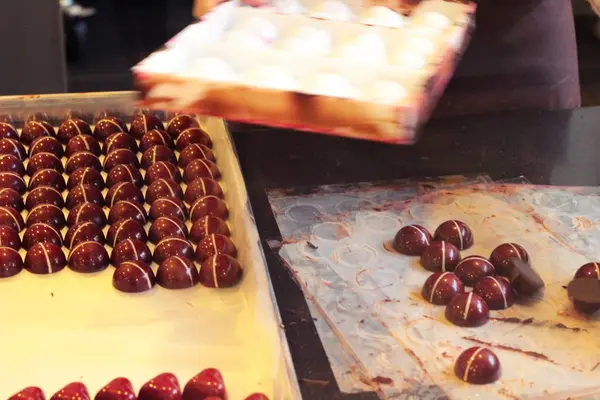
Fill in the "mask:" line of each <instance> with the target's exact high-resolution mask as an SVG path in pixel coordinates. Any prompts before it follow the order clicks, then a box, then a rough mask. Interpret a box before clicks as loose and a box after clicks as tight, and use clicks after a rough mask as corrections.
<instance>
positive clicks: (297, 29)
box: [133, 0, 475, 143]
mask: <svg viewBox="0 0 600 400" xmlns="http://www.w3.org/2000/svg"><path fill="white" fill-rule="evenodd" d="M351 3H356V4H351ZM359 3H360V2H349V3H348V4H347V3H345V2H343V1H339V0H322V1H307V2H301V1H300V2H299V1H296V0H280V1H274V2H273V3H272V4H271V6H269V7H263V8H250V7H243V6H240V5H239V4H238V2H236V1H233V2H228V3H226V4H222V5H220V6H218V7H216V8H215V9H214V10H212V11H211V12H210V13H209V14H207V15H206V16H204V17H203V19H202V20H201V21H200V22H197V23H194V24H192V25H190V26H189V27H187V28H186V29H185V30H184V31H182V32H181V33H180V34H178V35H177V36H175V37H174V38H173V39H171V40H170V41H169V42H167V43H166V45H165V46H164V48H162V49H160V50H159V51H157V52H155V53H153V54H152V55H150V56H149V57H148V58H146V59H145V60H143V61H141V62H140V63H139V64H138V65H136V66H135V67H134V68H133V74H134V79H135V82H136V84H137V86H138V88H139V90H140V91H141V94H142V99H141V101H140V106H143V107H156V108H161V109H166V110H184V111H188V112H197V113H203V114H209V115H218V116H222V117H224V118H227V119H230V120H238V121H244V122H251V123H260V124H264V125H270V126H276V127H286V128H294V129H300V130H308V131H315V132H322V133H327V134H333V135H339V136H348V137H357V138H364V139H369V140H376V141H383V142H390V143H411V142H413V141H414V140H416V131H417V128H418V127H419V126H420V124H422V123H423V122H424V121H425V120H426V119H427V117H428V115H429V114H430V112H431V110H432V108H433V106H434V104H435V102H436V100H437V98H438V97H439V96H440V95H441V93H442V91H443V90H444V89H445V86H446V83H447V81H448V79H449V78H450V76H451V75H452V73H453V70H454V67H455V65H456V62H457V59H458V57H459V56H460V55H461V54H462V51H463V48H464V46H465V45H466V42H467V40H468V37H469V36H470V31H471V28H472V25H473V20H474V13H475V5H474V3H472V2H456V1H446V0H430V1H423V2H421V3H420V4H419V5H417V6H416V7H414V8H412V9H411V10H410V12H408V11H407V15H404V14H402V13H398V12H396V11H393V10H391V9H389V8H386V7H384V6H382V5H373V6H370V7H369V6H364V7H363V6H362V5H361V4H359Z"/></svg>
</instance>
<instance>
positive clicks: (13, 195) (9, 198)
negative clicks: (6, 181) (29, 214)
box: [0, 188, 25, 211]
mask: <svg viewBox="0 0 600 400" xmlns="http://www.w3.org/2000/svg"><path fill="white" fill-rule="evenodd" d="M0 206H3V207H11V208H14V209H15V210H17V211H23V209H24V208H25V204H23V198H22V197H21V195H20V194H19V192H17V191H16V190H14V189H10V188H0Z"/></svg>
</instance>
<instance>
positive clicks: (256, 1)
mask: <svg viewBox="0 0 600 400" xmlns="http://www.w3.org/2000/svg"><path fill="white" fill-rule="evenodd" d="M226 1H228V0H194V16H195V17H196V18H202V16H203V15H204V14H206V13H207V12H209V11H210V10H212V9H213V8H215V7H216V6H218V5H219V4H221V3H224V2H226ZM241 3H242V4H245V5H247V6H250V7H263V6H266V5H267V4H269V2H268V1H267V0H241Z"/></svg>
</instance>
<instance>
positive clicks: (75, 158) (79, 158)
mask: <svg viewBox="0 0 600 400" xmlns="http://www.w3.org/2000/svg"><path fill="white" fill-rule="evenodd" d="M82 167H90V168H94V169H96V170H98V171H102V165H101V164H100V159H99V158H98V157H96V156H95V155H94V154H93V153H90V152H89V151H80V152H79V153H75V154H73V155H72V156H71V157H69V158H68V159H67V163H66V164H65V172H66V173H67V175H71V174H72V173H73V171H75V170H76V169H77V168H82Z"/></svg>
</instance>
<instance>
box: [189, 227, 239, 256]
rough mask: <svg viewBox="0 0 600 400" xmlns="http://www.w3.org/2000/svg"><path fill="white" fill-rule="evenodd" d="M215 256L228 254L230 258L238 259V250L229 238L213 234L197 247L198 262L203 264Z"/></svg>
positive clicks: (201, 241)
mask: <svg viewBox="0 0 600 400" xmlns="http://www.w3.org/2000/svg"><path fill="white" fill-rule="evenodd" d="M215 254H227V255H228V256H231V257H236V256H237V248H236V247H235V244H233V241H232V240H231V239H230V238H229V237H227V236H225V235H219V234H214V233H213V234H211V235H208V236H206V237H204V238H203V239H202V240H200V242H199V243H198V246H197V247H196V260H197V261H198V262H200V263H201V262H203V261H204V260H206V259H207V258H210V257H212V256H214V255H215Z"/></svg>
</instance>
